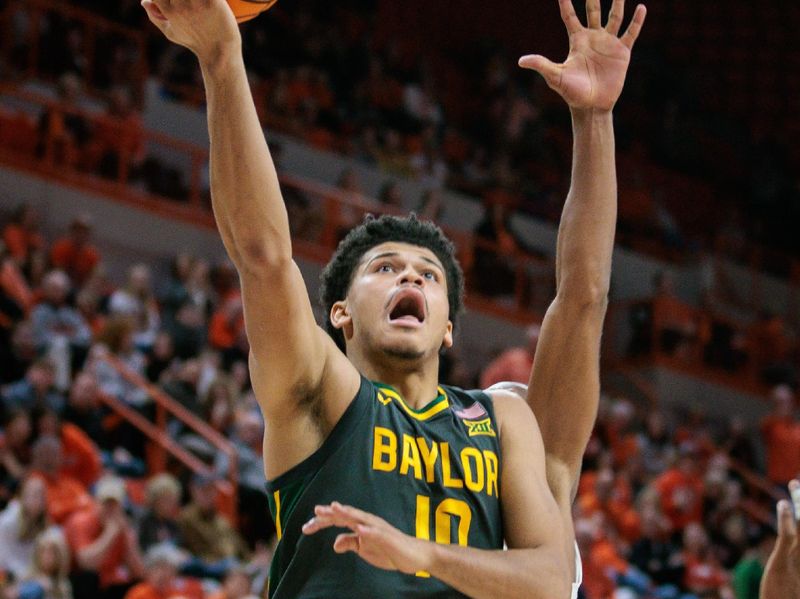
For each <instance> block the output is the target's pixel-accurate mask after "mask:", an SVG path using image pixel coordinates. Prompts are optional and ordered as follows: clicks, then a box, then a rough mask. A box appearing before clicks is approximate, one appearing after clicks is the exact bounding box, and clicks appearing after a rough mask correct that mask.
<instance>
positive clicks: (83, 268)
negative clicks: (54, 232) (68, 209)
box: [50, 217, 100, 285]
mask: <svg viewBox="0 0 800 599" xmlns="http://www.w3.org/2000/svg"><path fill="white" fill-rule="evenodd" d="M90 236H91V223H90V221H89V219H88V218H87V217H80V218H77V219H75V220H74V221H73V222H72V224H71V225H70V227H69V234H68V235H67V236H66V237H62V238H61V239H59V240H57V241H56V242H55V243H54V244H53V247H52V248H51V249H50V262H52V264H53V266H54V267H55V268H60V269H61V270H63V271H65V272H66V273H67V274H68V275H69V276H70V278H71V279H72V281H73V282H74V283H75V284H77V285H81V284H83V283H84V282H85V281H86V279H88V278H89V275H91V274H92V272H93V271H94V269H95V267H96V266H97V265H98V263H99V262H100V252H98V250H97V248H96V247H94V245H92V244H91V243H90V241H89V238H90Z"/></svg>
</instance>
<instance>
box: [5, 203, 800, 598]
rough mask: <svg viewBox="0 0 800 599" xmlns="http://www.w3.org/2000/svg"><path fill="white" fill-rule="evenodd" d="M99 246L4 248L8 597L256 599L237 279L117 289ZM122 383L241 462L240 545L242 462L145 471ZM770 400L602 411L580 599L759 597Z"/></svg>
mask: <svg viewBox="0 0 800 599" xmlns="http://www.w3.org/2000/svg"><path fill="white" fill-rule="evenodd" d="M93 226H94V224H93V222H92V219H91V217H90V216H88V215H84V216H81V217H78V218H76V219H74V220H73V221H72V222H71V224H70V225H69V227H68V229H67V230H66V231H64V232H63V235H61V236H58V237H56V238H55V239H47V238H46V237H45V236H44V235H42V233H41V231H40V229H39V215H38V214H37V212H36V211H35V210H33V209H32V208H30V207H28V206H20V207H19V208H18V210H17V211H16V212H15V213H13V214H11V215H9V217H8V219H7V220H6V221H5V224H4V225H3V227H2V241H3V245H2V248H3V249H2V252H0V266H1V267H2V268H1V269H0V363H2V364H3V365H4V367H3V369H1V370H0V398H2V400H1V401H0V422H1V423H2V427H1V428H0V510H2V511H0V573H1V574H2V578H0V579H2V581H3V583H2V584H3V587H2V588H3V591H2V592H3V593H5V596H4V597H8V598H9V599H16V598H28V597H44V598H63V597H70V596H73V597H128V598H129V599H132V598H139V597H146V598H149V599H155V598H159V597H160V598H167V597H172V596H177V595H178V594H180V595H181V596H184V597H197V598H208V597H214V598H215V599H223V598H227V599H234V598H239V597H245V596H248V595H247V594H248V593H250V592H256V593H257V592H259V591H260V590H261V588H262V587H261V586H260V585H263V583H264V578H265V576H266V572H267V569H268V564H269V559H270V549H269V548H270V543H272V542H273V541H274V540H273V530H274V527H273V523H272V522H271V519H270V517H269V512H268V508H267V506H268V502H267V498H266V496H265V494H264V490H263V489H264V486H263V485H264V476H263V460H262V455H261V435H262V430H263V429H262V427H263V423H262V420H261V416H260V413H259V411H258V408H257V404H256V402H255V399H254V396H253V393H252V389H251V387H250V384H249V381H248V373H247V365H246V356H247V352H248V344H247V339H246V336H245V334H244V326H243V319H242V304H241V297H240V294H239V288H238V281H237V278H236V273H235V271H234V270H233V269H232V267H231V266H230V265H229V264H227V263H220V264H213V265H212V264H209V263H207V262H206V261H204V260H202V259H198V258H196V257H193V256H191V255H189V254H179V255H177V256H176V257H175V259H174V261H173V262H172V264H171V265H170V268H169V269H167V270H165V272H168V274H167V275H165V276H164V277H163V278H160V279H159V280H154V274H153V272H152V271H151V266H149V265H145V264H134V265H133V266H131V267H130V269H129V270H128V272H127V276H126V279H125V281H124V283H122V284H119V285H115V284H113V282H112V279H114V278H115V277H112V276H111V274H113V273H108V272H106V271H105V267H104V262H103V257H102V253H101V251H100V250H99V249H98V247H97V246H96V245H95V242H94V241H93V235H92V233H93ZM120 274H121V273H120ZM538 334H539V329H538V327H536V326H532V327H530V328H529V329H528V330H527V344H526V345H525V346H522V347H515V348H507V349H505V351H502V352H500V353H499V355H497V357H496V359H495V360H493V361H491V362H490V363H488V364H487V365H486V367H485V368H484V369H483V370H482V371H481V372H472V371H470V370H469V369H468V368H466V367H465V366H464V364H462V363H460V361H459V360H458V358H457V357H453V356H450V357H447V358H446V359H445V360H444V364H443V372H442V380H445V381H448V382H452V383H456V384H460V385H464V386H476V385H480V386H482V387H486V386H489V385H492V384H493V383H495V382H498V381H501V380H505V381H514V380H516V381H521V382H527V376H528V373H529V372H530V368H531V365H532V363H533V361H534V360H535V352H536V346H537V341H538ZM498 349H501V348H498ZM118 362H121V363H123V364H124V365H125V367H126V368H127V369H128V370H130V371H133V372H134V373H136V374H137V375H139V376H140V377H142V379H144V380H146V381H149V382H150V383H152V384H154V385H156V386H157V387H158V388H159V389H161V390H162V391H163V392H165V393H167V394H168V395H169V396H171V397H172V398H174V399H175V400H176V401H177V402H179V403H180V404H181V405H182V406H183V407H185V408H186V409H187V410H189V411H190V412H192V413H194V414H196V415H197V416H199V417H200V418H201V419H202V420H203V421H205V422H207V423H208V424H209V425H210V426H211V427H212V428H213V429H215V430H216V431H218V432H219V433H221V434H222V435H224V436H225V437H226V438H228V439H229V440H230V441H231V442H232V443H233V445H234V447H235V448H236V451H237V453H238V456H239V464H238V469H239V488H238V494H239V502H238V506H237V507H238V509H237V510H236V526H234V524H233V523H232V522H231V521H229V520H228V519H227V518H226V516H224V515H223V514H224V510H221V509H220V504H219V495H218V492H217V483H218V482H220V481H221V480H223V479H224V478H225V477H226V476H227V475H228V473H229V468H230V464H229V461H228V459H227V457H226V456H225V455H224V454H222V453H220V452H218V451H217V450H216V448H214V447H213V446H211V445H210V444H209V443H208V441H207V440H205V439H204V438H202V437H200V436H198V435H196V434H194V433H193V432H192V431H191V430H189V429H186V428H185V426H184V425H183V424H182V423H181V422H179V421H177V420H175V421H172V420H171V421H169V422H168V423H167V431H168V433H169V435H170V436H171V437H172V438H173V439H175V440H177V441H178V442H179V443H180V444H181V446H182V447H184V448H185V449H187V450H188V451H190V452H191V453H192V454H193V455H195V456H196V457H198V458H199V459H201V460H203V462H204V463H206V464H207V465H208V466H209V467H210V468H211V470H210V473H209V474H192V473H191V472H189V471H187V470H186V469H185V468H182V467H180V466H178V465H177V464H171V465H170V467H169V468H168V470H167V472H163V473H156V472H153V471H151V469H150V467H149V461H148V449H147V446H148V444H147V443H146V440H145V438H144V437H143V436H142V434H141V432H140V431H139V429H137V428H135V427H134V426H132V425H131V424H130V423H129V422H128V421H127V420H125V419H123V418H120V417H118V416H117V415H116V414H115V412H114V411H113V410H111V409H109V407H108V405H107V403H106V402H105V401H104V400H103V397H111V398H113V399H115V400H117V401H119V402H122V403H123V404H124V405H125V406H127V407H128V408H130V409H132V410H134V411H136V412H137V413H138V414H140V415H142V416H144V417H146V418H147V419H149V420H151V421H152V420H154V408H155V406H154V403H153V401H152V397H151V395H150V393H148V392H147V391H146V390H145V389H144V388H143V387H141V386H139V385H137V384H134V383H132V382H131V379H130V378H129V377H126V376H123V374H122V371H120V370H119V369H118V368H117V367H116V366H115V363H118ZM770 400H771V401H772V402H773V404H774V407H773V410H772V412H771V414H770V415H769V416H768V417H767V418H766V419H764V421H763V422H762V423H761V428H760V431H755V430H752V429H748V427H747V426H746V425H745V423H744V422H743V420H742V419H741V418H732V419H730V420H729V421H727V420H713V419H708V418H706V417H704V416H703V414H702V413H700V412H691V413H682V412H680V411H679V410H677V409H667V408H665V407H663V406H653V405H646V404H644V403H640V402H637V401H634V400H633V399H630V398H627V397H625V396H624V395H610V396H606V397H604V398H603V400H602V402H601V409H600V415H599V419H598V425H597V427H596V430H595V432H594V435H593V437H592V440H591V442H590V444H589V448H588V450H587V453H586V458H585V469H584V470H585V471H584V474H583V477H582V479H581V483H580V487H579V491H578V498H577V500H576V507H575V518H576V532H577V535H578V540H579V544H580V546H581V552H582V555H583V557H584V566H585V585H584V590H583V591H582V592H583V597H584V598H585V599H607V598H610V597H613V598H614V599H622V598H627V597H631V598H639V599H654V598H657V599H668V598H671V597H674V598H682V599H690V598H719V599H755V598H756V597H757V588H758V580H759V578H760V575H761V572H762V571H763V565H764V560H765V557H766V556H767V555H768V554H769V550H770V548H771V543H772V541H773V539H774V534H773V529H772V528H771V527H770V525H769V522H770V512H769V511H766V512H765V510H768V509H769V506H771V505H772V503H773V502H774V499H775V495H774V492H775V491H773V489H772V487H771V486H770V485H774V488H775V489H778V488H780V486H781V485H785V483H786V482H787V481H788V480H789V479H790V478H791V477H792V476H794V475H796V474H797V473H798V472H800V420H798V418H797V407H798V406H797V401H796V397H795V395H794V392H793V389H792V387H790V386H788V385H777V386H776V387H775V388H774V389H773V392H772V396H771V398H770ZM759 434H760V435H761V443H759V442H758V435H759ZM757 472H762V473H766V475H767V477H768V480H769V481H770V482H769V483H767V487H768V488H767V489H766V490H765V489H764V488H763V486H762V487H757V486H753V482H752V480H751V475H753V473H757ZM765 506H767V507H765ZM765 514H766V515H765ZM70 593H71V594H70Z"/></svg>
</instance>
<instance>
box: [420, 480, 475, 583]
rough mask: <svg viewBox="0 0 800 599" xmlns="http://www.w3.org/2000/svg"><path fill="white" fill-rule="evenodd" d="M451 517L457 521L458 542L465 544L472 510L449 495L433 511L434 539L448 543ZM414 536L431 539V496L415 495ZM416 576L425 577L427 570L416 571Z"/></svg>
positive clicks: (464, 545) (450, 531) (450, 532)
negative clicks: (415, 519)
mask: <svg viewBox="0 0 800 599" xmlns="http://www.w3.org/2000/svg"><path fill="white" fill-rule="evenodd" d="M453 518H456V519H457V521H458V544H459V545H460V546H462V547H466V546H467V541H468V540H469V525H470V524H471V523H472V510H470V508H469V504H467V502H466V501H462V500H461V499H453V498H452V497H449V498H447V499H445V500H443V501H442V502H441V503H440V504H439V505H437V506H436V511H435V513H434V518H433V522H434V526H435V531H436V532H435V536H434V540H435V541H436V542H437V543H439V544H440V545H449V544H450V541H451V539H452V524H453ZM416 531H417V532H416V536H417V538H418V539H423V540H425V541H430V540H431V498H430V497H425V496H424V495H417V525H416ZM417 576H421V577H423V578H427V577H429V576H430V574H429V573H428V572H425V571H420V572H417Z"/></svg>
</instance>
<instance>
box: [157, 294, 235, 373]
mask: <svg viewBox="0 0 800 599" xmlns="http://www.w3.org/2000/svg"><path fill="white" fill-rule="evenodd" d="M228 307H229V308H230V309H231V310H232V312H231V316H233V318H234V322H233V323H230V322H228V321H222V320H217V321H215V322H214V325H215V330H214V333H215V339H216V340H217V342H218V343H227V342H228V338H227V337H226V335H231V336H233V338H234V339H235V338H236V337H237V336H238V335H240V334H241V331H235V330H233V329H235V328H236V327H238V323H237V322H236V320H235V318H236V316H235V314H236V312H237V310H238V306H237V305H236V300H231V304H230V305H229V306H228ZM217 318H218V319H219V318H221V317H219V316H218V317H217ZM232 327H233V328H232ZM165 332H166V333H168V335H169V339H170V343H171V344H172V346H173V349H172V353H173V354H174V355H175V356H176V357H178V358H180V359H183V360H186V359H188V358H195V357H197V355H198V354H199V353H200V351H201V350H202V349H203V347H205V345H206V338H207V337H208V325H207V323H206V319H205V316H204V314H203V310H202V309H201V308H200V307H199V306H197V305H196V304H195V303H193V302H192V301H186V302H185V303H184V304H183V305H182V306H181V307H180V309H179V310H178V312H177V313H176V314H175V319H174V320H173V321H172V324H170V325H168V326H167V327H166V330H165ZM162 349H163V348H162Z"/></svg>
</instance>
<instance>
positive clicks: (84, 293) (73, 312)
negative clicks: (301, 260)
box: [0, 206, 274, 599]
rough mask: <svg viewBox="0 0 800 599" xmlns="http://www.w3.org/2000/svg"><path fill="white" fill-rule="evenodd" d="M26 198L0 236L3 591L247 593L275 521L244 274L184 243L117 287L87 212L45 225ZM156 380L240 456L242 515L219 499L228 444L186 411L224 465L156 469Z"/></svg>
mask: <svg viewBox="0 0 800 599" xmlns="http://www.w3.org/2000/svg"><path fill="white" fill-rule="evenodd" d="M38 222H39V215H38V214H37V212H36V211H35V210H33V209H31V208H29V207H26V206H21V207H20V208H19V209H18V210H17V211H16V212H15V213H14V214H12V215H10V218H8V220H7V221H4V225H3V228H2V245H1V247H2V250H0V363H1V364H2V365H3V367H2V368H1V369H0V423H1V424H0V510H2V511H1V512H0V580H2V582H1V583H0V588H2V591H0V595H2V596H3V597H4V599H5V598H9V599H13V598H23V599H24V598H37V597H38V598H60V599H64V598H68V597H77V598H81V597H109V598H110V597H120V598H122V597H128V598H129V599H144V598H147V599H155V598H159V597H163V598H166V597H174V596H178V595H180V596H182V597H196V598H198V599H199V598H209V597H214V598H216V599H234V598H241V597H245V596H250V594H251V593H256V594H257V593H259V592H260V590H261V588H262V587H263V585H264V583H265V578H266V572H267V567H268V565H269V559H270V543H271V542H272V541H273V537H274V527H273V524H272V521H271V518H270V516H269V511H268V503H267V497H266V494H265V492H264V482H265V481H264V475H263V460H262V456H261V437H262V428H263V423H262V420H261V416H260V412H259V410H258V407H257V404H256V402H255V399H254V397H253V395H252V390H251V389H250V385H249V381H248V373H247V365H246V356H247V351H248V346H247V340H246V338H245V335H244V325H243V321H242V312H241V299H240V296H239V291H238V282H237V279H236V274H235V271H234V270H233V269H232V267H231V266H230V265H228V264H220V265H214V266H211V265H209V264H208V263H207V262H205V261H204V260H200V259H197V258H194V257H192V256H190V255H187V254H181V255H179V256H177V257H176V258H175V261H174V264H172V270H171V275H170V276H169V277H168V278H167V279H166V280H163V281H155V280H153V274H152V271H151V268H150V266H148V265H145V264H134V265H133V266H131V268H130V270H129V271H128V273H127V279H126V281H125V283H124V284H122V285H114V284H113V283H112V282H111V278H110V276H109V273H107V272H105V268H104V265H103V258H102V255H101V252H100V251H99V249H98V248H97V247H96V246H95V244H94V242H93V239H92V230H93V223H92V220H91V218H90V217H89V216H81V217H79V218H76V219H74V221H73V222H72V223H71V224H70V225H69V227H68V229H67V230H66V231H64V234H63V236H60V237H58V238H55V239H46V238H45V237H44V236H43V235H42V234H41V232H40V230H39V226H38ZM119 362H121V363H122V364H123V365H124V368H125V369H126V370H127V371H128V372H133V373H135V374H136V375H138V376H140V377H142V379H144V380H146V381H149V382H151V383H152V384H154V385H157V386H158V388H159V389H161V390H162V391H163V392H165V393H167V394H168V395H169V396H171V397H172V398H173V399H174V400H176V401H177V402H179V403H180V404H181V405H182V406H183V407H185V408H186V409H187V410H189V411H190V412H191V413H192V414H194V415H196V416H197V417H199V418H201V419H202V420H203V421H204V422H206V423H208V424H209V425H210V426H211V427H212V428H213V429H214V430H215V431H217V432H218V433H220V434H222V435H224V436H225V437H226V438H227V439H228V440H229V441H230V442H231V443H232V444H233V446H234V448H235V451H236V453H237V455H238V481H239V487H238V489H237V491H238V499H239V501H238V505H237V506H234V511H233V514H232V516H233V517H234V519H235V523H236V526H234V522H232V521H230V520H229V519H228V518H227V517H226V516H225V515H224V513H225V511H224V510H222V509H221V508H220V505H221V504H220V501H221V499H220V493H219V492H218V487H219V484H220V483H221V482H222V481H225V480H226V479H227V477H228V476H229V473H230V468H231V464H230V462H229V459H228V457H227V456H226V455H224V454H222V453H221V452H218V451H216V448H215V447H214V446H212V445H210V444H209V442H208V441H207V440H206V439H204V438H202V437H200V436H198V435H196V434H195V433H194V432H193V431H192V430H190V429H187V428H186V427H185V425H184V424H183V423H182V422H181V421H178V420H170V421H169V422H168V423H167V427H168V430H167V431H166V432H167V433H168V434H169V435H170V436H171V437H172V438H173V439H175V440H177V441H178V443H179V444H180V445H181V446H182V447H184V448H185V449H186V450H188V451H190V452H191V453H192V454H193V455H194V456H196V457H197V458H199V459H200V460H202V461H203V462H204V463H205V464H206V465H207V466H208V472H207V473H203V472H201V473H199V474H198V473H194V474H193V473H192V472H190V471H188V470H187V469H186V468H183V467H181V466H180V465H179V464H177V463H175V464H173V463H172V462H170V463H169V464H168V466H169V467H168V470H167V472H162V473H158V475H157V476H153V475H154V474H156V473H154V472H151V471H150V468H149V463H150V462H149V455H148V449H147V443H146V439H145V437H144V435H143V434H142V432H141V431H140V430H139V429H138V428H136V427H134V426H133V425H131V424H130V423H129V422H128V421H127V420H125V419H123V418H120V417H119V416H118V415H117V414H116V412H114V411H113V410H111V409H110V408H109V407H108V405H107V403H106V402H105V401H104V400H103V398H111V399H112V400H115V401H117V402H121V403H122V404H123V405H124V406H127V407H128V408H129V409H131V410H134V411H135V412H136V413H138V414H139V415H141V416H144V417H145V418H147V419H148V420H150V421H154V420H155V416H154V413H155V404H154V402H153V400H152V396H151V395H150V394H149V393H148V392H147V391H146V390H145V389H144V388H143V387H142V386H140V385H137V384H135V383H134V382H132V381H131V379H130V378H129V377H126V376H125V375H124V371H123V370H121V369H120V368H119V367H118V366H115V363H119Z"/></svg>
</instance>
